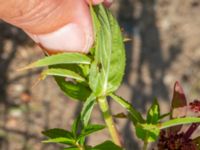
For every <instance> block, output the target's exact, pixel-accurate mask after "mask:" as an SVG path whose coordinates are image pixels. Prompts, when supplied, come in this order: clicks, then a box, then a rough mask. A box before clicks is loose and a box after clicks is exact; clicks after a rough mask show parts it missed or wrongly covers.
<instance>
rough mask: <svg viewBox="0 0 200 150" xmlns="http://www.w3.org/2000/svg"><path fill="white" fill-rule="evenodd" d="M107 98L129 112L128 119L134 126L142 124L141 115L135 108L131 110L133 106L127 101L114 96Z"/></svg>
mask: <svg viewBox="0 0 200 150" xmlns="http://www.w3.org/2000/svg"><path fill="white" fill-rule="evenodd" d="M109 96H110V97H112V98H113V100H115V101H116V102H117V103H119V104H120V105H121V106H122V107H124V108H125V109H126V110H127V111H128V112H129V114H130V115H129V116H130V119H131V120H132V121H133V123H134V124H137V123H144V119H143V118H142V116H141V114H140V113H139V112H138V111H137V110H136V109H135V108H133V106H132V105H131V104H130V103H129V102H128V101H126V100H124V99H123V98H122V97H119V96H117V95H115V94H110V95H109Z"/></svg>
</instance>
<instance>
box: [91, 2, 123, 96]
mask: <svg viewBox="0 0 200 150" xmlns="http://www.w3.org/2000/svg"><path fill="white" fill-rule="evenodd" d="M91 14H92V17H93V22H94V28H95V32H96V41H95V51H94V53H95V60H94V62H93V63H92V66H91V71H90V77H89V80H90V87H91V89H92V90H93V92H94V93H95V95H96V96H103V95H106V94H107V93H109V92H113V91H115V90H116V89H117V88H118V87H119V85H120V83H121V81H122V77H123V74H124V69H125V50H124V44H123V39H122V35H121V31H120V28H119V26H118V24H117V22H116V20H115V19H114V18H113V16H112V15H111V13H110V11H108V10H107V9H106V8H104V7H103V6H102V5H98V6H96V7H94V9H92V7H91Z"/></svg>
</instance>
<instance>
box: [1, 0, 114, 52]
mask: <svg viewBox="0 0 200 150" xmlns="http://www.w3.org/2000/svg"><path fill="white" fill-rule="evenodd" d="M90 1H91V0H0V19H2V20H4V21H5V22H8V23H10V24H12V25H15V26H17V27H19V28H21V29H22V30H24V31H25V32H26V33H27V34H28V35H29V36H30V37H31V38H32V39H33V40H34V41H35V42H36V43H38V44H39V45H41V46H42V47H43V48H45V49H47V50H48V52H50V53H53V52H58V51H68V52H83V53H87V52H88V51H89V48H90V47H91V46H92V44H93V41H94V36H93V28H92V20H91V16H90V11H89V3H90ZM102 2H103V3H104V4H105V5H107V6H108V5H109V4H110V1H109V0H93V1H92V3H93V4H99V3H102Z"/></svg>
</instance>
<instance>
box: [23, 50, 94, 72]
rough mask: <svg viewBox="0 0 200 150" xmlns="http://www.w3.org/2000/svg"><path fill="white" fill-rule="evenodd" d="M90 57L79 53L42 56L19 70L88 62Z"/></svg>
mask: <svg viewBox="0 0 200 150" xmlns="http://www.w3.org/2000/svg"><path fill="white" fill-rule="evenodd" d="M90 61H91V60H90V58H89V57H88V56H86V55H84V54H80V53H61V54H57V55H51V56H48V57H45V58H42V59H40V60H38V61H36V62H33V63H32V64H30V65H28V66H26V67H24V68H21V69H20V70H25V69H31V68H37V67H45V66H51V65H57V64H88V65H89V64H90Z"/></svg>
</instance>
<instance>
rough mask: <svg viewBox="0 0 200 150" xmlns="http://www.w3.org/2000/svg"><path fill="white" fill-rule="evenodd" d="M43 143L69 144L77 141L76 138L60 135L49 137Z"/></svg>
mask: <svg viewBox="0 0 200 150" xmlns="http://www.w3.org/2000/svg"><path fill="white" fill-rule="evenodd" d="M42 142H43V143H60V144H68V145H75V144H76V141H75V140H74V139H68V138H65V137H58V138H53V139H48V140H45V141H42Z"/></svg>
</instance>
